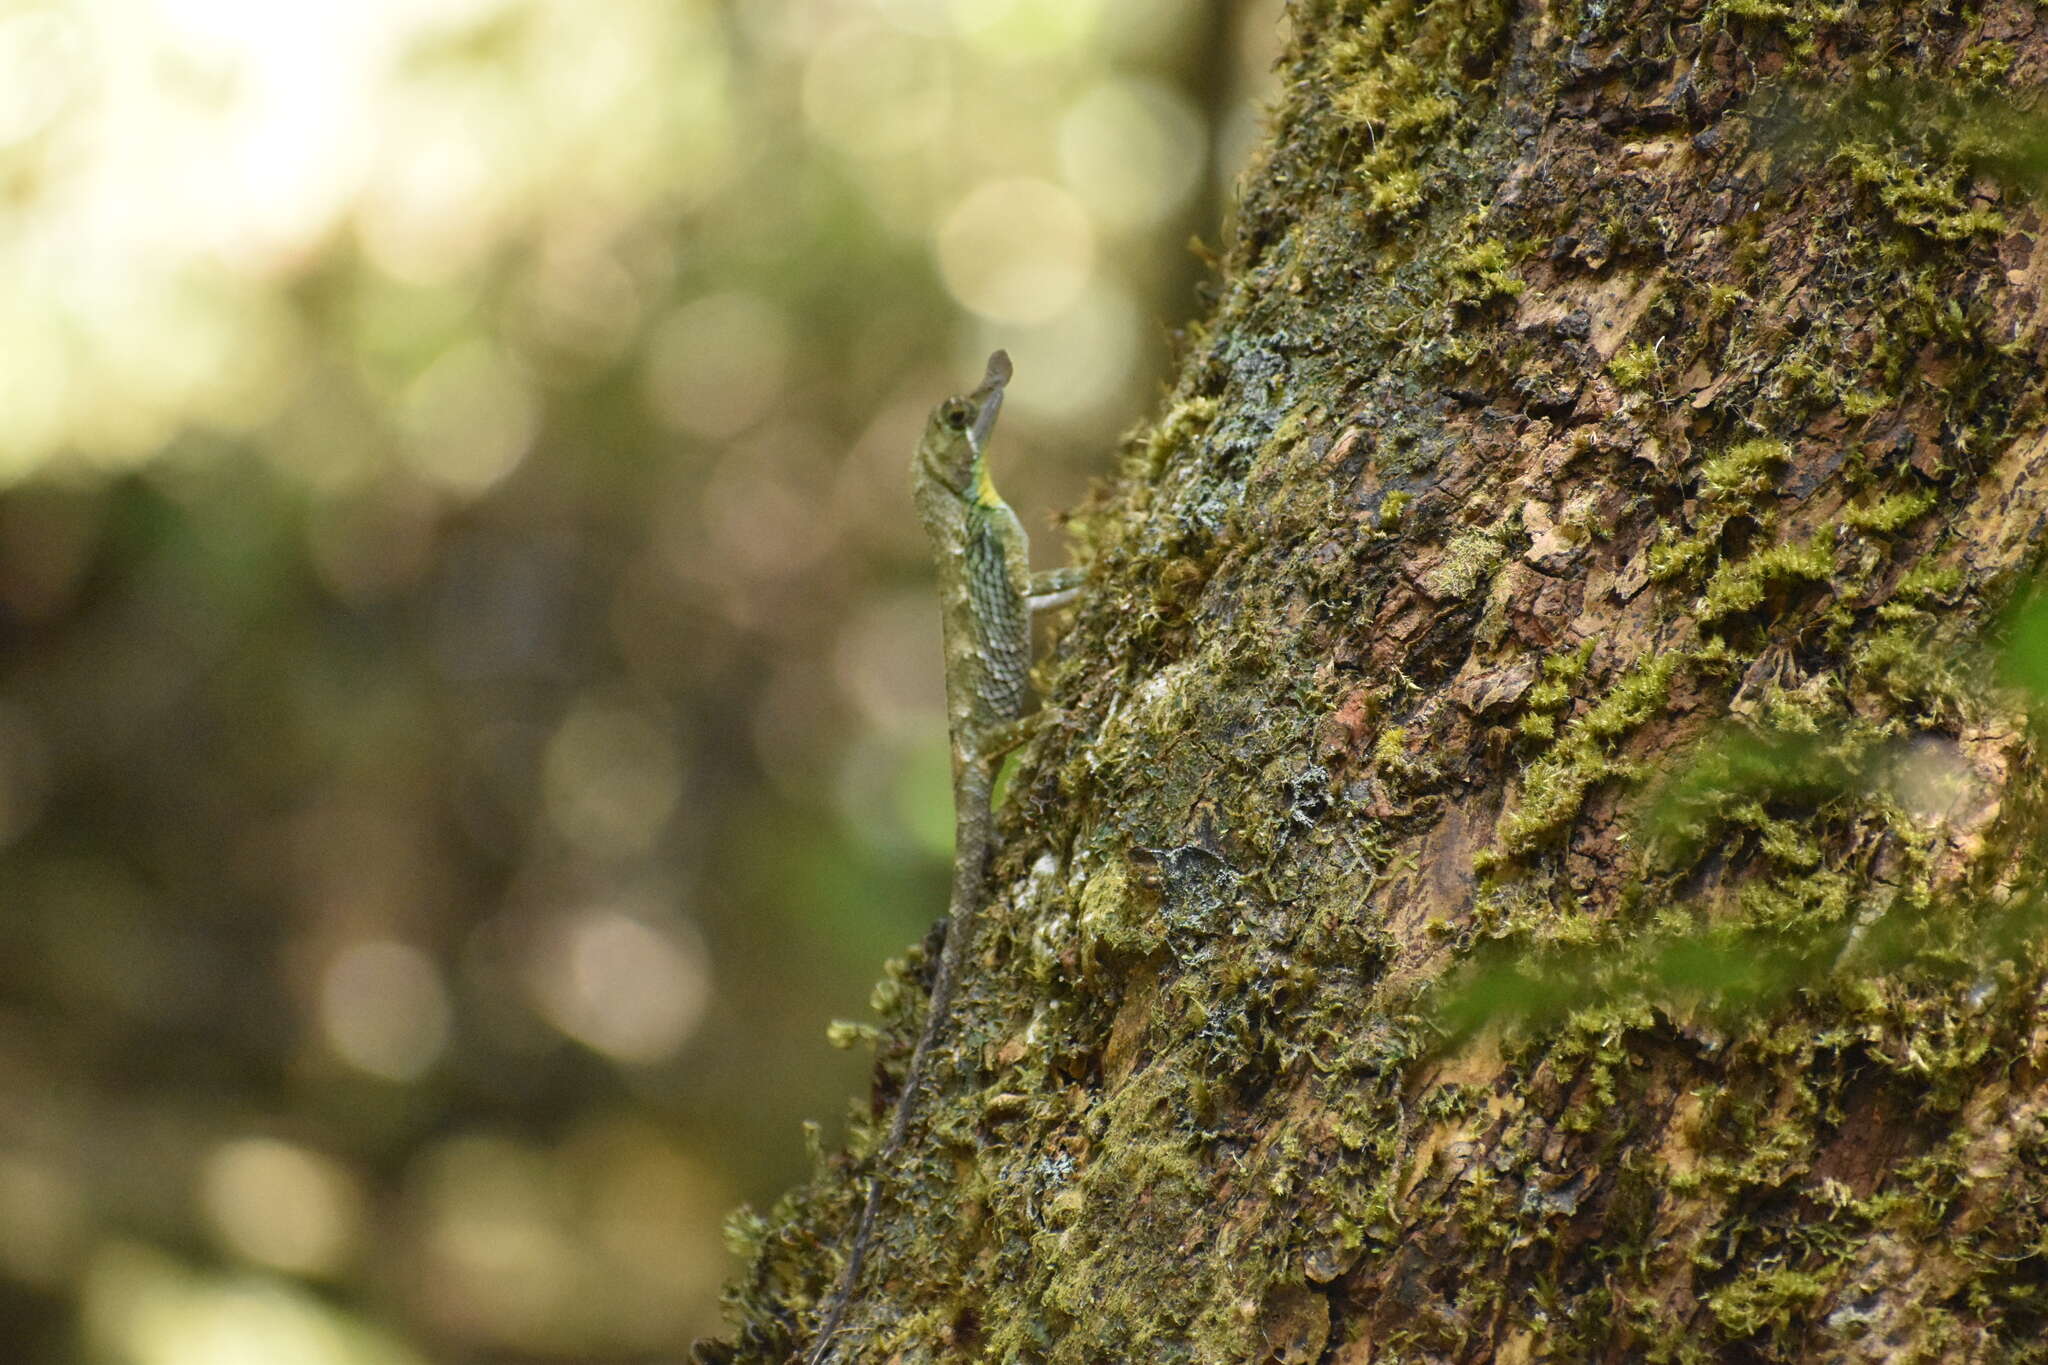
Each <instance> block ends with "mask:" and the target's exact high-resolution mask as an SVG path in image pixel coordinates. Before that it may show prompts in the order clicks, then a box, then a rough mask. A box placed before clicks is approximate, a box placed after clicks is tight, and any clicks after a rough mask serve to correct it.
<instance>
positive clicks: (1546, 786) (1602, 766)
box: [1486, 654, 1680, 866]
mask: <svg viewBox="0 0 2048 1365" xmlns="http://www.w3.org/2000/svg"><path fill="white" fill-rule="evenodd" d="M1679 662H1680V661H1679V659H1678V657H1677V656H1674V655H1669V654H1667V655H1663V656H1660V657H1658V658H1656V659H1654V660H1652V661H1651V662H1649V663H1646V664H1642V665H1640V666H1638V667H1637V668H1635V669H1634V670H1633V671H1631V672H1630V673H1628V674H1627V675H1626V676H1624V677H1623V678H1622V679H1621V681H1619V682H1617V683H1616V684H1615V685H1614V686H1613V687H1612V688H1610V689H1609V690H1608V693H1607V695H1606V696H1604V697H1602V698H1601V699H1600V700H1599V702H1597V703H1596V704H1595V705H1594V706H1593V707H1592V709H1590V710H1588V711H1587V712H1586V713H1585V714H1584V715H1582V716H1579V717H1578V718H1577V719H1575V720H1573V721H1572V722H1571V723H1570V724H1569V725H1568V726H1567V727H1566V728H1565V732H1564V735H1563V737H1562V738H1560V739H1559V740H1558V741H1557V743H1556V744H1555V745H1553V746H1552V747H1551V749H1550V750H1549V751H1548V752H1546V753H1545V754H1543V755H1542V756H1541V757H1540V758H1538V759H1536V760H1535V761H1534V762H1533V763H1531V764H1530V765H1529V767H1528V769H1527V770H1526V771H1525V772H1524V773H1523V775H1522V790H1521V794H1520V797H1519V799H1518V800H1517V801H1516V802H1515V804H1514V805H1513V806H1512V807H1511V808H1510V809H1509V810H1508V811H1507V812H1505V813H1504V814H1503V815H1502V816H1501V820H1500V824H1499V826H1498V834H1499V838H1500V848H1501V851H1502V853H1504V854H1506V855H1507V856H1510V857H1522V856H1524V855H1526V854H1529V853H1532V852H1534V851H1536V850H1537V849H1539V848H1542V847H1543V846H1544V845H1546V844H1549V843H1551V842H1553V841H1555V840H1556V839H1558V838H1559V837H1560V836H1562V835H1563V833H1564V832H1565V830H1566V829H1568V828H1569V827H1570V825H1571V822H1572V820H1573V819H1574V818H1576V817H1577V815H1578V813H1579V809H1580V807H1581V806H1583V805H1584V804H1585V800H1586V793H1587V792H1589V791H1590V790H1592V788H1593V785H1594V784H1595V783H1597V782H1601V781H1604V780H1605V779H1608V778H1611V777H1634V776H1637V775H1638V774H1637V771H1636V768H1635V765H1633V764H1631V763H1629V762H1627V761H1626V760H1624V759H1622V758H1621V757H1620V756H1619V755H1617V754H1616V753H1615V752H1614V746H1615V743H1616V741H1618V740H1620V739H1622V738H1624V737H1626V736H1627V735H1629V734H1631V733H1633V732H1634V731H1635V729H1636V728H1637V727H1638V726H1640V725H1642V724H1643V723H1644V722H1645V721H1647V720H1650V719H1651V718H1652V717H1654V716H1655V715H1656V714H1657V713H1658V712H1659V711H1660V710H1661V709H1662V708H1663V706H1664V702H1665V699H1666V698H1667V697H1668V696H1669V695H1670V692H1671V677H1672V674H1673V673H1675V672H1676V671H1677V669H1678V665H1679ZM1486 861H1488V862H1491V863H1493V865H1495V866H1498V861H1497V859H1487V860H1486Z"/></svg>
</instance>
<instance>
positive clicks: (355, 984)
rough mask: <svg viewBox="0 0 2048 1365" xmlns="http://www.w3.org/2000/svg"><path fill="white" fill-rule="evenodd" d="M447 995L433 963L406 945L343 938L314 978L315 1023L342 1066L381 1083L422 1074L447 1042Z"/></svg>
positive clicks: (418, 951) (409, 1079) (379, 940)
mask: <svg viewBox="0 0 2048 1365" xmlns="http://www.w3.org/2000/svg"><path fill="white" fill-rule="evenodd" d="M449 1018H450V1010H449V1004H448V994H447V991H446V990H445V989H444V988H443V986H442V984H441V974H440V972H439V971H437V970H436V969H435V967H434V964H433V961H432V960H431V959H429V958H428V957H427V955H426V954H425V953H423V952H421V951H420V950H419V949H417V948H414V947H412V946H411V945H409V944H404V943H396V942H392V941H390V940H385V939H372V940H368V941H364V942H358V943H351V944H350V945H348V946H347V947H346V948H344V949H342V950H341V951H340V952H338V953H336V954H335V955H334V956H333V958H332V959H331V960H330V961H329V962H328V964H327V968H326V970H325V971H324V972H323V973H322V974H321V977H320V1025H321V1028H322V1030H323V1031H324V1033H325V1035H326V1038H327V1045H328V1046H329V1047H331V1048H332V1049H333V1050H334V1053H335V1055H336V1056H338V1057H340V1058H341V1059H342V1060H343V1061H345V1062H347V1063H348V1064H349V1065H350V1066H353V1067H355V1068H356V1069H357V1070H359V1071H363V1072H365V1073H367V1074H369V1075H372V1076H377V1077H380V1078H382V1079H384V1080H387V1081H398V1082H405V1081H412V1080H417V1079H419V1077H421V1076H422V1075H424V1074H425V1073H426V1071H427V1068H429V1067H431V1066H432V1065H433V1064H434V1063H435V1061H437V1060H438V1059H439V1058H440V1056H441V1051H442V1049H443V1048H445V1047H446V1046H447V1043H448V1028H449Z"/></svg>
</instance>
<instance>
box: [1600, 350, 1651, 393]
mask: <svg viewBox="0 0 2048 1365" xmlns="http://www.w3.org/2000/svg"><path fill="white" fill-rule="evenodd" d="M1607 373H1608V374H1610V375H1612V376H1613V377H1614V382H1615V383H1616V384H1619V385H1620V386H1621V387H1622V388H1624V389H1640V388H1642V387H1644V386H1645V385H1647V384H1648V383H1649V382H1650V380H1651V379H1652V378H1654V377H1655V376H1656V373H1657V348H1656V347H1655V346H1653V345H1646V344H1644V343H1641V342H1637V343H1636V344H1634V345H1631V346H1624V347H1623V348H1622V349H1621V350H1619V351H1617V352H1615V354H1614V358H1613V359H1612V360H1610V361H1608V362H1607Z"/></svg>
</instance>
